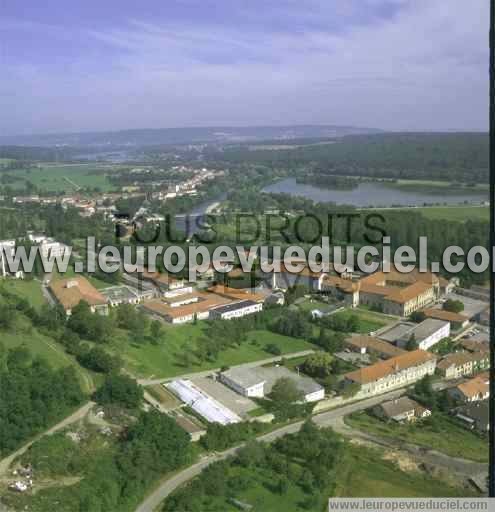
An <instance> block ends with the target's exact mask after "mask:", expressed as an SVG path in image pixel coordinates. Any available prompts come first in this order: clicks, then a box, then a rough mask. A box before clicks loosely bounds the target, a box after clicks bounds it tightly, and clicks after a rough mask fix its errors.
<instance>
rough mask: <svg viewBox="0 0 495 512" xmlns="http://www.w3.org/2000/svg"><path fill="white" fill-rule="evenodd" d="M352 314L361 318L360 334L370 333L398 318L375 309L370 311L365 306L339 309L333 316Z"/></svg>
mask: <svg viewBox="0 0 495 512" xmlns="http://www.w3.org/2000/svg"><path fill="white" fill-rule="evenodd" d="M351 315H355V316H357V317H358V320H359V327H358V330H357V332H359V333H360V334H369V333H370V332H372V331H376V330H378V329H380V328H381V327H384V326H385V325H387V324H390V323H392V322H394V321H395V320H396V319H397V318H396V317H392V316H389V315H383V314H381V313H376V312H374V311H369V310H367V309H363V308H354V309H346V310H344V311H341V312H340V311H339V312H338V313H335V315H333V316H339V317H343V318H347V317H349V316H351Z"/></svg>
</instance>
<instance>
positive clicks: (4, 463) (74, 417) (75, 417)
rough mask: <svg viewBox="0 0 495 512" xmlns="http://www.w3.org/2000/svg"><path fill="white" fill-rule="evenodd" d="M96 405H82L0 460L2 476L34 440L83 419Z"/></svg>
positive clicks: (89, 403)
mask: <svg viewBox="0 0 495 512" xmlns="http://www.w3.org/2000/svg"><path fill="white" fill-rule="evenodd" d="M94 405H95V403H94V402H88V403H86V404H84V405H83V406H82V407H80V408H79V409H78V410H77V411H75V412H74V413H72V414H71V415H70V416H67V418H65V419H63V420H62V421H61V422H59V423H57V424H56V425H54V426H53V427H51V428H49V429H48V430H45V432H42V433H41V434H38V435H37V436H36V437H35V438H33V439H31V441H29V442H28V443H26V444H25V445H24V446H21V447H20V448H19V449H18V450H16V451H15V452H14V453H11V454H10V455H9V456H7V457H5V459H3V460H0V476H2V475H3V474H4V473H5V472H6V471H7V470H8V469H9V466H10V465H11V464H12V461H13V460H14V459H15V458H16V457H19V455H22V454H23V453H24V452H25V451H26V450H27V449H28V448H29V447H30V446H31V445H32V444H33V443H34V442H36V441H37V440H38V439H40V438H41V437H43V436H46V435H49V434H54V433H55V432H57V431H58V430H61V429H63V428H65V427H67V426H68V425H71V424H72V423H75V422H76V421H79V420H81V419H82V418H84V416H86V414H87V413H88V412H89V410H90V409H91V408H92V407H93V406H94Z"/></svg>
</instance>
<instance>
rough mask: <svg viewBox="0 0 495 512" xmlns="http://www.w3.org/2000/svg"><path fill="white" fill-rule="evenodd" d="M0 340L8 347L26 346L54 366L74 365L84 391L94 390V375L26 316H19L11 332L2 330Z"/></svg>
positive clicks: (34, 354)
mask: <svg viewBox="0 0 495 512" xmlns="http://www.w3.org/2000/svg"><path fill="white" fill-rule="evenodd" d="M0 341H1V343H2V344H3V345H4V346H5V347H6V348H8V349H9V348H10V349H11V348H16V347H20V346H25V347H26V348H27V349H29V351H30V352H31V353H32V354H33V356H34V357H42V358H43V359H46V360H47V361H48V362H49V363H50V364H51V365H52V366H53V367H54V368H62V367H64V366H73V367H74V368H75V369H76V372H77V373H78V375H79V377H80V382H81V385H82V387H83V391H84V392H86V393H89V392H92V391H93V390H94V382H93V381H94V379H93V375H92V374H91V373H90V372H88V371H87V370H85V369H84V368H81V366H79V364H78V363H77V362H76V360H75V359H74V358H73V357H72V356H69V355H68V354H67V353H66V352H65V350H64V348H63V347H62V346H61V345H59V344H58V343H57V342H56V341H55V340H54V339H53V338H50V337H49V336H45V335H44V334H41V333H40V332H39V331H38V330H37V329H36V328H34V327H32V326H31V323H30V322H29V321H28V320H27V319H26V318H25V317H22V316H21V317H19V318H18V319H17V320H16V322H15V326H14V328H13V329H10V331H9V332H5V331H0Z"/></svg>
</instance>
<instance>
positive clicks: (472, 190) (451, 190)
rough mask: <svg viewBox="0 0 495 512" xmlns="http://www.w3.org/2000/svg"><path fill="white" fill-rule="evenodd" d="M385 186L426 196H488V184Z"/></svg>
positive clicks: (422, 182) (430, 182) (401, 183)
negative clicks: (425, 194)
mask: <svg viewBox="0 0 495 512" xmlns="http://www.w3.org/2000/svg"><path fill="white" fill-rule="evenodd" d="M384 183H385V185H386V186H388V187H390V188H394V189H399V190H403V191H405V192H424V193H427V194H435V193H439V194H444V195H462V194H479V195H480V196H483V194H488V189H489V187H488V183H486V184H485V183H477V184H476V185H472V186H470V185H468V184H466V183H455V182H451V181H435V180H397V181H396V182H393V183H389V182H384Z"/></svg>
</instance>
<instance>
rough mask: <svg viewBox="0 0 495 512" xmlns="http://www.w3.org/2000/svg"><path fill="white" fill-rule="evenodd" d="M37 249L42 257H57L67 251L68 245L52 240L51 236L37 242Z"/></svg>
mask: <svg viewBox="0 0 495 512" xmlns="http://www.w3.org/2000/svg"><path fill="white" fill-rule="evenodd" d="M39 248H40V249H39V250H40V254H41V257H42V258H45V259H47V258H58V257H61V256H63V255H64V254H65V252H66V251H68V249H69V248H68V246H67V245H65V244H62V243H60V242H57V241H56V240H53V238H46V239H45V240H43V241H42V242H41V243H40V244H39Z"/></svg>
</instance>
